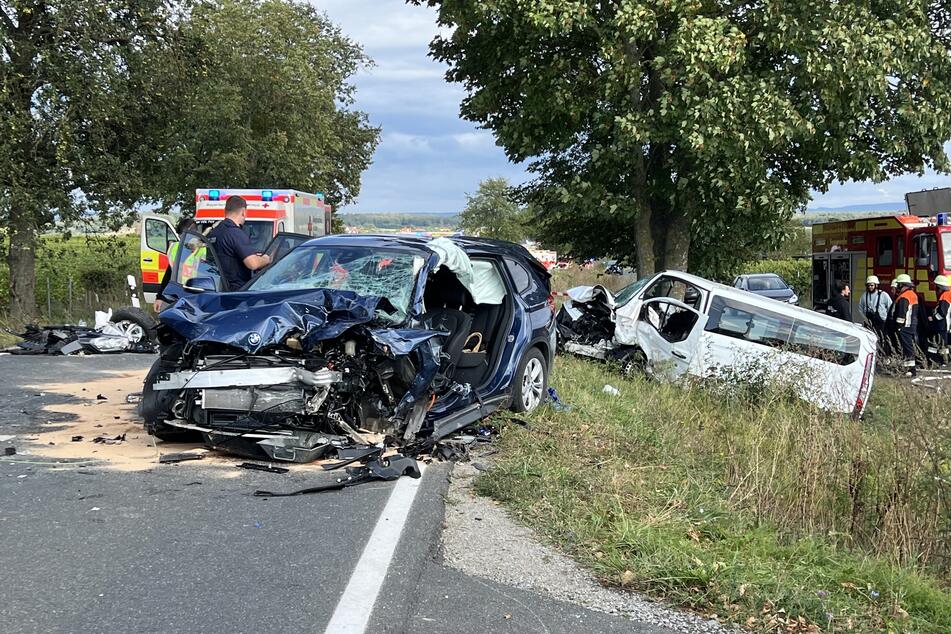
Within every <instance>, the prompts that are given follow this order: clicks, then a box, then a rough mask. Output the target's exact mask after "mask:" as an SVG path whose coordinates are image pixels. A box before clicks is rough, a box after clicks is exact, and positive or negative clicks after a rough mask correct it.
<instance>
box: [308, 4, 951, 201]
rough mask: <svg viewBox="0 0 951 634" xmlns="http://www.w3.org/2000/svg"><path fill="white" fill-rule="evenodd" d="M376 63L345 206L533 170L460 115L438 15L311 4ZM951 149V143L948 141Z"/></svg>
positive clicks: (910, 184) (946, 182) (461, 194)
mask: <svg viewBox="0 0 951 634" xmlns="http://www.w3.org/2000/svg"><path fill="white" fill-rule="evenodd" d="M310 3H311V4H312V5H314V6H315V7H317V8H318V9H320V10H322V11H324V12H325V13H326V14H327V15H328V16H329V17H330V19H331V20H332V21H333V22H335V23H336V24H338V25H339V26H340V27H341V29H342V30H343V32H344V33H345V34H346V35H347V36H349V37H350V38H351V39H352V40H354V41H356V42H358V43H359V44H361V45H362V46H363V48H364V50H365V51H366V53H367V54H368V55H369V56H370V58H372V59H373V61H374V62H375V65H374V67H373V68H370V69H367V70H363V71H361V72H360V73H359V74H357V75H356V76H355V77H354V79H353V81H354V84H355V85H356V87H357V94H356V108H358V109H359V110H362V111H364V112H366V113H367V114H368V115H369V117H370V121H371V123H372V124H373V125H376V126H380V127H381V128H382V136H381V140H380V145H379V147H378V148H377V151H376V154H375V156H374V160H373V165H371V166H370V168H369V170H367V172H366V173H364V175H363V182H362V186H361V188H360V196H359V198H358V199H357V201H356V203H354V204H352V205H348V206H346V207H344V208H342V209H341V211H344V212H348V211H360V212H458V211H461V210H462V208H463V207H464V206H465V204H466V194H472V193H475V191H476V190H477V189H478V186H479V182H480V181H481V180H483V179H486V178H493V177H497V176H502V177H505V178H508V179H509V181H510V182H512V183H521V182H524V181H525V180H526V179H527V178H528V176H527V175H526V173H525V169H524V166H523V165H513V164H512V163H510V162H509V161H508V160H507V159H506V157H505V153H504V152H503V151H502V149H501V148H499V147H497V146H496V145H495V141H494V138H493V136H492V134H491V132H489V131H486V130H480V129H479V128H478V127H477V126H476V125H475V124H473V123H470V122H468V121H465V120H463V119H462V118H461V117H460V116H459V104H460V102H461V101H462V98H463V96H464V91H463V89H462V88H461V87H460V86H459V85H458V84H450V83H448V82H447V81H445V79H444V73H445V71H446V66H445V65H444V64H440V63H438V62H436V61H434V60H432V59H431V58H430V57H429V56H428V52H429V42H430V41H431V40H432V39H433V37H435V35H436V34H437V32H438V28H437V26H436V16H435V11H434V10H432V9H430V8H428V7H417V6H413V5H408V4H406V3H405V2H404V0H310ZM946 149H948V150H949V151H951V144H949V145H948V146H946ZM945 186H951V176H941V175H937V174H934V173H927V174H925V176H923V177H918V176H917V175H912V174H909V175H904V176H899V177H897V178H893V179H891V180H889V181H886V182H884V183H867V182H865V183H853V182H849V183H845V184H840V183H833V184H832V185H831V186H830V187H829V191H828V192H826V193H825V194H818V193H814V195H813V202H812V203H810V204H809V207H810V208H816V207H842V206H846V205H855V204H874V203H885V202H896V201H898V202H901V201H903V200H904V195H905V193H906V192H910V191H916V190H920V189H930V188H933V187H945Z"/></svg>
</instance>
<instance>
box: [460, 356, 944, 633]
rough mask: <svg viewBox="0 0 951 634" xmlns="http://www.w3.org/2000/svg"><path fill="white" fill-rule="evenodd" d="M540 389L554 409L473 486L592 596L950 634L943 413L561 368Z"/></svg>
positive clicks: (743, 616)
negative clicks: (856, 414)
mask: <svg viewBox="0 0 951 634" xmlns="http://www.w3.org/2000/svg"><path fill="white" fill-rule="evenodd" d="M552 381H553V384H554V386H555V387H556V388H557V390H558V393H559V395H560V397H561V399H562V400H563V401H564V402H565V403H567V404H569V405H571V407H572V410H571V411H570V412H555V411H554V410H553V409H551V408H548V407H546V408H542V409H541V410H539V411H538V412H536V413H534V414H533V415H531V416H529V417H528V418H529V420H530V422H531V425H532V428H531V430H524V429H522V428H520V427H515V426H509V427H506V428H505V429H504V431H503V434H502V437H501V439H500V449H501V452H500V454H499V456H498V457H497V458H498V459H497V463H496V466H495V468H494V469H493V470H491V471H490V472H488V473H487V474H485V475H483V476H482V477H481V478H480V480H479V481H478V484H477V486H478V490H479V491H480V492H481V493H483V494H485V495H489V496H492V497H494V498H496V499H498V500H500V501H502V502H504V503H505V504H506V505H507V506H508V507H509V508H510V509H511V510H512V511H513V512H514V513H515V514H516V515H518V516H519V517H520V518H521V519H522V520H523V521H525V522H526V523H528V524H529V525H531V526H533V527H535V528H536V529H539V530H540V531H541V532H542V533H543V534H544V535H546V536H547V537H548V538H549V539H551V540H552V541H553V542H555V543H556V544H558V545H559V546H561V547H562V548H563V549H564V550H565V551H566V552H568V553H569V554H571V555H572V556H573V557H575V558H576V559H578V560H579V561H580V562H582V563H583V564H585V565H587V566H589V567H590V568H592V569H593V570H594V572H595V573H596V574H597V575H598V576H599V577H600V578H601V579H602V580H603V581H604V582H605V583H607V584H614V585H619V586H626V587H631V588H636V589H639V590H643V591H646V592H648V593H650V594H653V595H655V596H661V597H665V598H667V599H669V600H672V601H673V602H675V603H677V604H679V605H683V606H687V607H690V608H692V609H694V610H697V611H699V612H701V613H704V614H711V615H717V616H720V617H722V618H726V619H729V620H731V621H734V622H738V623H741V624H745V625H747V626H749V627H750V628H752V629H754V630H760V631H769V630H773V629H780V630H784V631H809V628H810V627H811V628H813V630H814V629H815V628H821V629H822V630H824V631H833V630H846V629H853V630H855V631H883V630H888V629H891V630H895V631H920V632H946V631H949V630H951V595H949V593H948V585H947V584H948V582H949V578H951V577H949V572H948V563H949V561H951V544H949V542H948V535H949V529H951V517H949V514H948V508H949V507H948V502H949V479H948V478H949V474H951V462H949V452H951V428H949V423H948V420H947V417H946V416H945V412H946V411H947V409H948V405H949V400H948V399H946V398H936V397H935V396H934V394H933V393H928V394H923V393H921V392H918V391H910V390H909V389H908V388H906V387H903V386H901V385H899V384H897V383H888V382H885V381H881V380H880V381H879V382H878V384H877V385H876V390H875V394H874V395H873V400H872V403H871V404H870V406H869V412H868V415H867V417H866V420H865V421H851V420H849V419H847V418H844V417H839V416H834V415H829V414H825V413H822V412H819V411H816V410H814V409H812V408H810V407H808V406H806V405H804V404H802V403H801V402H798V401H793V400H790V399H788V398H784V397H782V395H778V394H765V393H761V394H758V395H754V398H753V402H751V401H750V400H749V396H750V395H749V394H745V395H736V394H733V395H727V394H723V393H711V392H710V391H708V390H707V389H704V388H700V387H692V388H682V387H678V386H673V385H662V384H658V383H655V382H651V381H648V380H647V379H633V380H626V379H623V378H621V377H620V376H618V375H617V374H616V373H614V372H613V371H612V370H611V369H610V368H609V367H607V366H603V365H598V364H596V363H589V362H587V361H582V360H578V359H573V358H569V357H559V359H558V362H557V364H556V368H555V371H554V373H553V376H552ZM606 383H610V384H611V385H614V386H616V387H618V388H619V389H620V391H621V396H620V397H613V396H609V395H607V394H604V393H602V391H601V389H602V387H603V386H604V385H605V384H606ZM913 389H914V388H913ZM757 403H758V404H757ZM909 407H914V409H909ZM909 411H912V412H915V415H908V414H905V415H904V418H903V417H902V416H900V415H899V414H898V413H899V412H909ZM932 421H935V422H932Z"/></svg>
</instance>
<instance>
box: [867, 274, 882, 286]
mask: <svg viewBox="0 0 951 634" xmlns="http://www.w3.org/2000/svg"><path fill="white" fill-rule="evenodd" d="M880 283H881V282H879V281H878V276H877V275H869V276H868V279H867V280H865V284H866V285H868V284H876V285H878V284H880Z"/></svg>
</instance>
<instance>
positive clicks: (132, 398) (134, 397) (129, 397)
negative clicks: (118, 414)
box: [125, 392, 142, 403]
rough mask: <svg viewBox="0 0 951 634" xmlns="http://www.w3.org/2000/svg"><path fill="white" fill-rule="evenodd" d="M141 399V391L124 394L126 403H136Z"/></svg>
mask: <svg viewBox="0 0 951 634" xmlns="http://www.w3.org/2000/svg"><path fill="white" fill-rule="evenodd" d="M141 400H142V392H130V393H129V394H126V395H125V402H126V403H138V402H140V401H141Z"/></svg>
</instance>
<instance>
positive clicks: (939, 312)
mask: <svg viewBox="0 0 951 634" xmlns="http://www.w3.org/2000/svg"><path fill="white" fill-rule="evenodd" d="M948 313H951V290H947V291H944V292H943V293H941V297H939V298H938V305H937V306H935V309H934V313H933V316H934V318H935V319H937V320H938V321H943V322H944V323H943V324H942V325H941V329H942V330H944V331H946V332H949V331H951V319H948Z"/></svg>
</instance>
